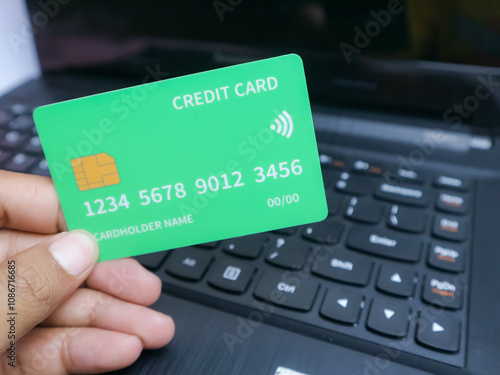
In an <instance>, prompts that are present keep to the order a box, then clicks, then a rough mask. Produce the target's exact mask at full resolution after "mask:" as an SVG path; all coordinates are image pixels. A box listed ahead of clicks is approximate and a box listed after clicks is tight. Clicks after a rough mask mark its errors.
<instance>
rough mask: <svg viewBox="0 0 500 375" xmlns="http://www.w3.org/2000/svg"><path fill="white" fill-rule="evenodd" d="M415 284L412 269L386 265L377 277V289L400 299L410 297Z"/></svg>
mask: <svg viewBox="0 0 500 375" xmlns="http://www.w3.org/2000/svg"><path fill="white" fill-rule="evenodd" d="M416 282H417V275H416V273H415V271H414V270H413V269H412V268H409V267H404V266H399V265H398V266H397V267H395V266H391V265H387V264H386V265H383V266H382V269H381V270H380V274H379V275H378V280H377V289H379V290H381V291H383V292H386V293H390V294H394V295H396V296H400V297H411V296H413V293H414V292H415V284H416Z"/></svg>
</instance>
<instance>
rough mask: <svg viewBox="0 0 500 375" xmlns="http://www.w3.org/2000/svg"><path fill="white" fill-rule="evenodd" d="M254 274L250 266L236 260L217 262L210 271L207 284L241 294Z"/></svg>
mask: <svg viewBox="0 0 500 375" xmlns="http://www.w3.org/2000/svg"><path fill="white" fill-rule="evenodd" d="M254 272H255V267H253V266H252V265H251V264H248V263H245V262H241V261H238V260H232V259H225V260H218V261H217V262H216V263H215V264H214V265H213V266H212V268H211V269H210V272H209V276H208V283H209V284H210V285H211V286H213V287H216V288H219V289H223V290H224V291H227V292H232V293H243V292H244V291H245V290H246V289H247V287H248V284H249V283H250V280H251V279H252V276H253V274H254Z"/></svg>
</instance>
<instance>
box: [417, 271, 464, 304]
mask: <svg viewBox="0 0 500 375" xmlns="http://www.w3.org/2000/svg"><path fill="white" fill-rule="evenodd" d="M463 293H464V288H463V284H462V282H461V281H460V280H459V279H458V278H456V277H455V278H453V277H450V276H447V275H438V274H428V275H427V277H426V279H425V285H424V290H423V294H422V298H423V299H424V301H426V302H427V303H430V304H432V305H436V306H440V307H445V308H447V309H454V310H456V309H460V308H461V307H462V301H463Z"/></svg>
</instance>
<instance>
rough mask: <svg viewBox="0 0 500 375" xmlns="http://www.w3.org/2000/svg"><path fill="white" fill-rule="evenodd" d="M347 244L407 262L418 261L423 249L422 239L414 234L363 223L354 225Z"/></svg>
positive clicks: (359, 249) (357, 248)
mask: <svg viewBox="0 0 500 375" xmlns="http://www.w3.org/2000/svg"><path fill="white" fill-rule="evenodd" d="M347 246H349V247H350V248H353V249H355V250H358V251H363V252H365V253H370V254H374V255H378V256H382V257H387V258H393V259H397V260H403V261H407V262H417V261H418V260H419V259H420V253H421V251H422V241H421V240H419V239H417V238H415V237H414V236H404V235H401V234H399V233H395V232H392V231H389V230H385V229H380V228H371V227H367V226H363V225H354V226H353V227H352V229H351V233H350V234H349V238H348V239H347Z"/></svg>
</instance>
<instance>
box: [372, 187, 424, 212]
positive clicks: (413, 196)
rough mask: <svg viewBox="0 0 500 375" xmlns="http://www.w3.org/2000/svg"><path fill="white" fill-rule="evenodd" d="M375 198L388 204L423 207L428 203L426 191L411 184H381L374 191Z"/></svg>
mask: <svg viewBox="0 0 500 375" xmlns="http://www.w3.org/2000/svg"><path fill="white" fill-rule="evenodd" d="M375 196H376V197H377V198H379V199H383V200H386V201H389V202H394V203H401V204H407V205H410V206H417V207H425V206H427V205H428V203H429V196H428V193H427V190H425V189H423V188H422V187H419V186H415V185H412V184H397V185H391V184H388V183H387V182H382V183H381V184H379V185H378V187H377V190H376V191H375Z"/></svg>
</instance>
